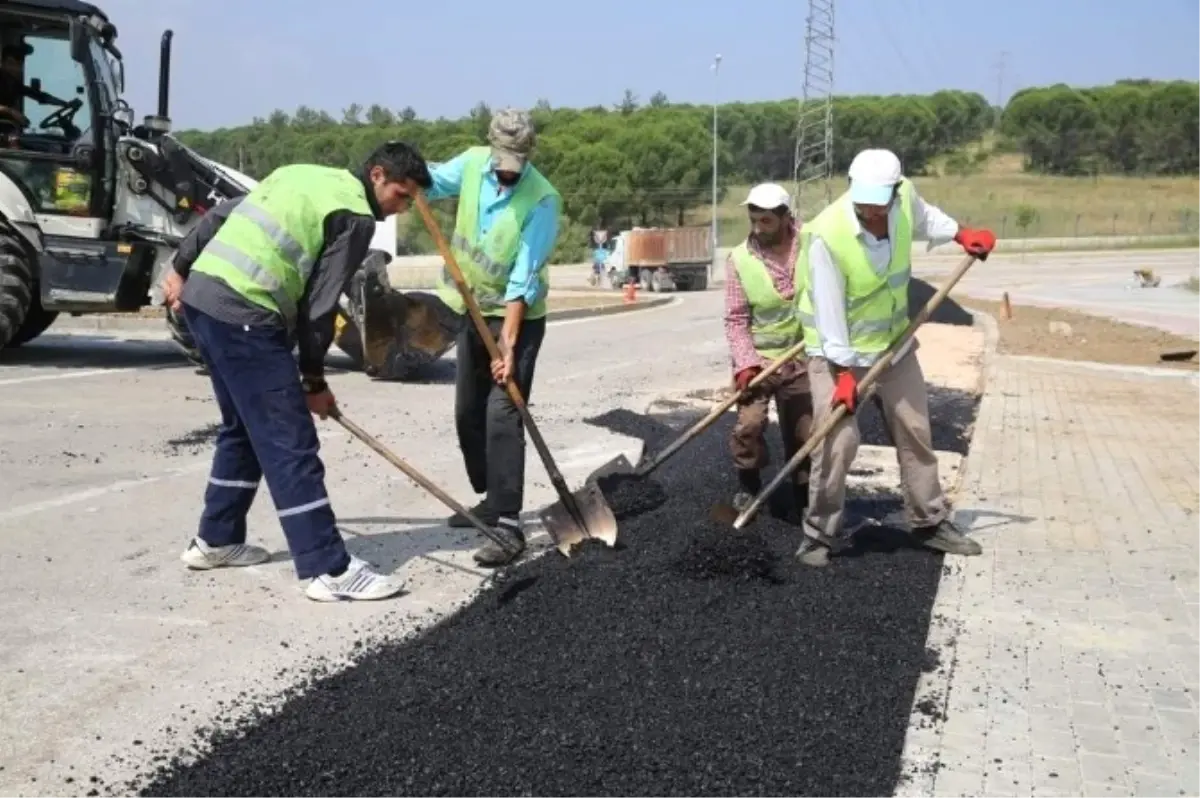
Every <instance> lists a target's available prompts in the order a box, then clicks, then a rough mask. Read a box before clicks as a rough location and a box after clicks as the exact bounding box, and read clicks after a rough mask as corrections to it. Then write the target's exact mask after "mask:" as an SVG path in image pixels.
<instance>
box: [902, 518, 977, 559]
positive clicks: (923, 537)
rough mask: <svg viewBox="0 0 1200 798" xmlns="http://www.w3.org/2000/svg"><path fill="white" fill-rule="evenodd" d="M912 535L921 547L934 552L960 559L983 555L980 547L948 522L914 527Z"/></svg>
mask: <svg viewBox="0 0 1200 798" xmlns="http://www.w3.org/2000/svg"><path fill="white" fill-rule="evenodd" d="M912 535H913V537H914V538H915V539H916V541H917V542H918V543H920V544H921V545H922V546H924V547H925V548H927V549H933V550H934V551H941V552H945V553H946V554H957V555H959V556H961V557H974V556H976V555H978V554H983V547H982V546H980V545H979V544H978V543H977V542H976V541H974V540H972V539H971V538H969V537H967V536H966V535H964V534H963V533H962V532H960V531H959V530H958V527H956V526H954V524H953V523H951V522H950V521H948V520H947V521H942V522H941V523H940V524H938V525H937V526H921V527H916V528H915V529H913V532H912Z"/></svg>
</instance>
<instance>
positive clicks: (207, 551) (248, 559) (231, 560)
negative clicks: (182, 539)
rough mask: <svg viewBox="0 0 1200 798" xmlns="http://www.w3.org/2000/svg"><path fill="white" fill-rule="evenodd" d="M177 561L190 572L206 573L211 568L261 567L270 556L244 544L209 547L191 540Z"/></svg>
mask: <svg viewBox="0 0 1200 798" xmlns="http://www.w3.org/2000/svg"><path fill="white" fill-rule="evenodd" d="M179 559H181V560H183V563H184V565H186V566H187V567H188V568H191V569H192V570H195V571H207V570H209V569H211V568H231V567H232V568H236V567H242V566H246V565H262V564H263V563H265V562H266V561H267V560H269V559H271V554H270V552H268V551H267V550H266V549H264V548H262V547H261V546H248V545H246V544H245V543H235V544H233V545H232V546H210V545H208V544H207V543H205V542H204V541H203V540H201V539H200V538H192V542H191V544H190V545H189V546H188V547H187V550H186V551H184V552H183V554H181V555H179Z"/></svg>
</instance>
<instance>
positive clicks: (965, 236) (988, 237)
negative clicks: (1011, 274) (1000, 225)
mask: <svg viewBox="0 0 1200 798" xmlns="http://www.w3.org/2000/svg"><path fill="white" fill-rule="evenodd" d="M954 243H956V244H958V245H959V246H961V247H962V248H963V249H964V250H966V251H967V254H968V255H974V256H975V257H977V258H979V259H980V260H987V256H988V253H990V252H991V251H992V250H993V249H995V248H996V234H995V233H993V232H992V231H991V230H970V229H968V228H966V227H960V228H958V233H957V235H955V236H954Z"/></svg>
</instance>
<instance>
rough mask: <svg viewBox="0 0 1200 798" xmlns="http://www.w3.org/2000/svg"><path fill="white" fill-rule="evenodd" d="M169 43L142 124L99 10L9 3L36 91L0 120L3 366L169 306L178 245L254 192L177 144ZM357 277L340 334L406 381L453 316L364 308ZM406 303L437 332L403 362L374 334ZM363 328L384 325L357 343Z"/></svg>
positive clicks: (0, 39)
mask: <svg viewBox="0 0 1200 798" xmlns="http://www.w3.org/2000/svg"><path fill="white" fill-rule="evenodd" d="M172 37H173V33H172V31H170V30H167V31H165V32H164V33H163V35H162V43H161V48H160V59H159V75H158V107H157V113H156V114H153V115H149V116H146V117H145V118H144V120H143V121H142V123H141V124H137V123H136V122H135V115H134V111H133V108H132V107H130V105H129V103H128V102H127V101H126V100H125V99H124V97H123V96H122V95H123V93H124V90H125V66H124V62H123V59H122V55H121V52H120V50H118V49H117V46H116V40H117V28H116V26H115V25H114V24H113V23H112V22H111V21H110V20H109V18H108V17H107V16H106V14H105V13H104V11H102V10H101V9H100V8H99V7H97V6H95V5H92V4H91V3H85V2H81V0H6V1H5V2H4V3H3V4H0V44H3V45H5V46H9V45H13V46H16V47H19V48H23V50H24V52H25V53H26V59H25V63H24V66H23V74H22V76H21V80H22V81H23V82H24V83H25V84H26V85H28V86H29V87H30V88H31V89H33V90H34V92H31V94H32V95H33V96H31V97H24V98H22V100H21V103H20V105H19V106H18V108H17V109H16V110H17V111H20V112H21V113H20V115H15V114H3V115H0V357H2V355H3V351H2V350H5V349H9V348H13V347H17V346H20V345H22V344H25V343H28V342H29V341H32V340H33V339H35V338H37V337H38V336H39V335H41V334H42V333H44V332H45V331H46V330H47V329H48V328H49V327H50V326H51V325H52V324H53V323H54V321H55V319H56V318H57V316H58V315H59V314H60V313H70V314H72V315H84V314H93V313H109V314H111V313H136V312H138V311H140V310H141V309H142V308H144V307H147V306H161V305H162V304H163V297H162V293H161V287H160V286H161V282H162V275H163V273H164V271H165V270H166V269H168V268H170V266H171V259H172V258H173V256H174V254H175V251H176V249H177V247H178V245H179V243H180V242H181V241H182V240H183V238H184V237H185V236H186V235H187V234H188V232H189V231H190V230H192V228H193V227H194V226H195V225H196V223H197V222H198V221H199V219H200V218H201V217H202V216H203V214H204V213H206V212H207V211H208V209H209V208H212V207H213V206H215V205H216V204H218V203H220V202H222V201H224V200H227V199H230V198H233V197H238V196H242V195H244V194H246V193H248V192H249V191H250V190H251V189H252V188H253V187H254V186H255V185H256V183H255V181H254V180H253V179H251V178H250V177H248V176H247V175H244V174H242V173H241V172H239V171H238V170H236V169H233V168H231V167H229V166H226V165H224V164H220V163H216V162H215V161H212V160H210V159H208V158H205V157H204V156H202V155H200V154H199V153H197V152H195V151H194V150H192V149H190V148H188V147H186V146H184V145H183V144H182V143H181V142H179V141H178V140H177V139H176V138H174V137H173V136H171V135H170V130H171V120H170V116H169V113H168V111H169V101H168V100H169V93H170V69H171V40H172ZM390 229H391V230H392V231H393V232H392V236H393V245H394V229H395V228H394V226H393V227H391V228H390ZM392 251H393V252H394V249H393V250H392ZM387 259H390V252H387V251H383V252H378V251H377V252H372V257H371V258H368V261H370V262H372V263H374V264H378V263H379V262H380V261H381V260H383V261H384V262H385V263H386V260H387ZM360 272H362V273H363V274H362V275H361V276H358V275H356V277H357V278H358V279H357V284H358V285H359V286H360V290H359V292H358V293H359V295H358V296H357V297H355V296H350V297H347V298H345V302H344V303H343V314H344V319H343V323H342V325H341V327H342V330H341V332H342V335H341V339H342V340H346V341H347V347H346V349H347V353H348V354H350V355H351V358H352V359H355V355H356V354H357V356H358V359H357V360H356V364H357V365H358V366H359V367H361V368H364V369H368V370H371V371H372V372H373V375H374V376H376V377H379V378H384V379H387V378H403V376H405V375H403V374H398V373H395V372H389V371H388V363H394V364H396V365H397V367H399V366H401V365H403V366H404V367H405V369H408V368H409V367H411V366H413V364H421V363H425V362H428V361H429V360H435V359H437V358H438V357H440V356H441V355H442V354H444V353H445V352H446V351H447V350H448V349H449V348H450V346H452V345H453V337H452V336H451V337H449V338H447V337H446V336H444V335H443V334H442V332H443V330H444V328H445V324H443V322H446V323H449V321H450V320H452V319H453V317H454V314H453V313H452V312H451V311H450V310H449V308H447V307H445V305H444V304H442V305H441V306H440V307H439V306H438V304H437V303H435V304H433V305H432V306H431V307H430V302H429V299H428V297H429V295H422V296H419V297H416V298H415V299H414V300H413V301H412V302H405V301H395V300H392V299H389V300H386V301H381V300H380V299H379V298H378V297H377V298H375V300H374V301H373V302H371V303H367V302H365V301H364V297H365V293H364V292H365V290H366V289H367V288H370V287H371V285H372V282H371V280H369V279H367V278H368V276H369V274H368V272H369V270H368V269H366V268H364V269H360ZM382 290H387V289H386V287H385V288H384V289H382ZM434 299H435V300H436V297H434ZM410 306H411V307H414V308H417V309H418V310H417V311H414V312H415V313H416V315H417V316H419V317H420V318H421V319H423V320H427V321H428V323H429V324H430V325H431V326H430V327H429V328H428V329H424V330H420V331H419V334H418V335H416V336H413V337H412V340H415V341H417V342H418V343H419V345H420V347H423V348H420V349H417V350H414V351H411V352H409V351H404V352H401V353H399V354H402V355H404V356H403V357H397V351H396V350H397V348H398V347H399V348H405V347H407V346H409V345H408V344H402V343H400V340H399V339H396V338H394V337H393V339H392V340H391V341H390V342H386V343H387V345H384V343H385V342H383V341H382V335H381V333H380V332H379V331H380V330H393V331H394V330H402V329H403V330H407V329H409V328H410V327H411V323H406V322H405V320H403V319H397V318H393V317H391V316H380V315H379V314H380V313H399V312H404V311H406V310H407V309H408V308H409V307H410ZM447 314H449V315H447ZM166 325H167V328H168V331H169V334H170V337H171V339H172V340H174V341H175V342H176V344H177V345H178V346H179V348H180V349H181V350H182V351H183V352H184V354H186V355H187V356H189V357H190V358H192V359H193V360H195V359H196V358H197V355H196V352H195V348H194V345H193V343H192V340H191V336H190V334H189V333H188V330H187V328H186V325H185V324H184V322H183V319H182V318H181V317H179V316H177V315H176V314H174V313H171V312H169V311H168V312H167V313H166ZM363 325H367V326H370V325H375V327H374V328H373V329H371V330H370V331H369V332H368V333H367V334H366V335H362V334H361V333H359V328H362V327H363ZM351 328H353V329H351ZM356 336H357V340H358V341H359V342H360V345H359V346H358V347H357V348H356V347H355V346H354V345H353V341H352V340H350V339H354V338H355V337H356ZM364 340H365V341H366V345H365V346H363V345H361V342H362V341H364ZM339 346H340V344H339Z"/></svg>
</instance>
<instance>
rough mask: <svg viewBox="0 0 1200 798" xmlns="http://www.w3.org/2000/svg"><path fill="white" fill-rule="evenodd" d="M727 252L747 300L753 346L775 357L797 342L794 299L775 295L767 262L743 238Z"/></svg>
mask: <svg viewBox="0 0 1200 798" xmlns="http://www.w3.org/2000/svg"><path fill="white" fill-rule="evenodd" d="M731 255H732V258H733V266H734V271H735V274H736V275H737V279H738V282H739V283H740V284H741V286H742V290H743V291H744V292H745V293H746V300H747V301H748V302H749V304H750V336H751V338H752V339H753V340H754V350H755V351H756V352H758V354H759V356H760V357H762V358H764V359H766V360H776V359H778V358H779V357H780V356H782V355H783V353H784V352H785V351H787V350H788V349H790V348H791V347H792V346H794V345H795V344H797V343H799V341H800V339H801V336H802V334H803V330H802V329H801V325H800V317H799V315H798V314H797V312H796V303H795V301H794V300H788V299H784V298H783V297H781V296H780V295H779V291H778V290H776V288H775V284H774V282H773V281H772V280H771V274H770V272H769V271H768V269H767V265H766V264H765V263H763V261H762V259H760V258H759V257H758V256H757V255H755V254H754V253H752V252H751V251H750V248H749V247H748V246H747V245H746V243H745V242H743V243H741V244H738V245H737V246H736V247H735V248H734V250H733V252H732V253H731ZM798 277H799V275H798V274H797V275H795V278H798Z"/></svg>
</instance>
